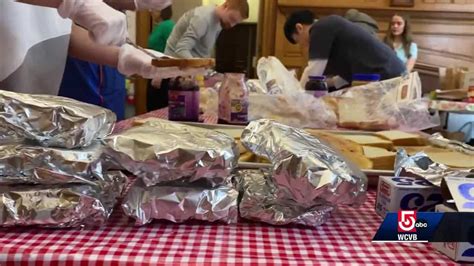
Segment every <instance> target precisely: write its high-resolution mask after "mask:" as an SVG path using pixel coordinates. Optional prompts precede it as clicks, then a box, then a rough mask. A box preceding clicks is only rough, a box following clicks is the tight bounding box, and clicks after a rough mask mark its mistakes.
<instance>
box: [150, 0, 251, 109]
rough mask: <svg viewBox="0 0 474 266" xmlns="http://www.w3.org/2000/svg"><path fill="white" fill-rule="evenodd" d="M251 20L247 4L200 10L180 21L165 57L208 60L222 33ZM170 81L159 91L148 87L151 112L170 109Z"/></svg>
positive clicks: (236, 0) (231, 0)
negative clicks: (245, 20) (223, 30)
mask: <svg viewBox="0 0 474 266" xmlns="http://www.w3.org/2000/svg"><path fill="white" fill-rule="evenodd" d="M248 17H249V5H248V3H247V0H226V1H225V2H224V3H223V4H221V5H219V6H214V5H209V6H200V7H196V8H194V9H191V10H189V11H188V12H186V13H185V14H184V15H183V16H181V18H180V19H179V20H178V22H177V23H176V25H175V26H174V28H173V31H172V32H171V35H170V37H169V38H168V41H167V42H166V48H165V54H166V55H169V56H172V57H177V58H208V57H211V54H212V49H213V48H214V45H215V43H216V41H217V37H218V36H219V33H220V32H221V30H222V29H230V28H232V27H234V26H235V25H237V24H238V23H240V22H242V20H244V19H246V18H248ZM168 90H169V79H164V80H162V81H161V84H160V86H159V88H158V87H154V86H152V85H151V82H149V83H148V89H147V109H148V111H152V110H156V109H160V108H163V107H166V106H168Z"/></svg>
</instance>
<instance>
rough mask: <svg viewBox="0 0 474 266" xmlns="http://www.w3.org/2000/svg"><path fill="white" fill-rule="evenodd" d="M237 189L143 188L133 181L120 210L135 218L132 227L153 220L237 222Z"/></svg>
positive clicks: (222, 187)
mask: <svg viewBox="0 0 474 266" xmlns="http://www.w3.org/2000/svg"><path fill="white" fill-rule="evenodd" d="M238 195H239V193H238V192H237V190H235V189H233V188H231V187H227V186H221V187H216V188H205V187H196V186H192V185H189V186H180V187H174V186H153V187H147V186H146V185H145V184H144V183H143V180H141V179H137V180H136V181H135V183H134V184H133V185H132V187H131V188H130V189H129V191H128V193H127V195H126V197H125V199H124V202H123V203H122V208H123V210H124V212H125V214H126V215H128V216H130V217H132V218H134V219H135V225H145V224H147V223H150V222H151V221H152V220H153V219H157V220H168V221H172V222H175V223H181V222H184V221H188V220H200V221H208V222H217V221H219V222H224V223H227V224H231V223H237V219H238V207H237V198H238Z"/></svg>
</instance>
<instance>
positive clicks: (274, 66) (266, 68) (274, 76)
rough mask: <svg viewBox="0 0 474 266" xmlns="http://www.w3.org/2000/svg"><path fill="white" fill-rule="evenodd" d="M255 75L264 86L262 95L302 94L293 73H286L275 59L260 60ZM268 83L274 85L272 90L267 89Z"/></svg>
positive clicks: (270, 57)
mask: <svg viewBox="0 0 474 266" xmlns="http://www.w3.org/2000/svg"><path fill="white" fill-rule="evenodd" d="M257 75H258V79H259V80H260V82H261V83H262V84H263V85H264V87H263V90H264V93H269V94H291V93H294V92H298V91H300V92H303V88H302V87H301V85H300V82H299V81H298V79H297V78H296V76H295V75H294V73H292V72H290V71H288V70H287V69H286V67H285V66H284V65H283V64H282V63H281V62H280V60H278V59H277V58H276V57H273V56H269V57H262V58H260V60H258V64H257ZM269 83H273V84H274V85H275V86H274V89H273V90H272V89H270V90H269V88H268V87H267V84H269Z"/></svg>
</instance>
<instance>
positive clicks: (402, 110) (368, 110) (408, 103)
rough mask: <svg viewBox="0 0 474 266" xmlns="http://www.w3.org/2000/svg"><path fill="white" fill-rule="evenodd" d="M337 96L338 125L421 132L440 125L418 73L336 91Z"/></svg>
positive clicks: (354, 127)
mask: <svg viewBox="0 0 474 266" xmlns="http://www.w3.org/2000/svg"><path fill="white" fill-rule="evenodd" d="M331 96H333V97H334V96H335V98H336V99H337V114H338V126H339V127H343V128H351V129H363V130H389V129H398V130H403V131H419V130H424V129H427V128H432V127H435V126H438V125H439V123H440V119H439V116H438V114H434V115H431V114H430V112H429V109H428V107H429V101H428V100H427V99H422V98H421V82H420V80H419V76H418V74H417V73H412V74H410V75H409V76H406V77H400V78H395V79H390V80H386V81H381V82H375V83H369V84H367V85H364V86H358V87H352V88H349V89H346V90H343V91H340V92H335V93H332V94H331Z"/></svg>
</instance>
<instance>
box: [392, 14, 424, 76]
mask: <svg viewBox="0 0 474 266" xmlns="http://www.w3.org/2000/svg"><path fill="white" fill-rule="evenodd" d="M387 32H388V33H387V35H386V36H385V39H384V42H385V43H386V44H387V45H388V46H389V47H390V48H392V49H393V50H394V51H395V52H396V53H397V56H398V58H400V60H402V62H403V63H404V64H405V66H406V68H407V70H408V72H411V71H412V70H413V68H414V67H415V63H416V59H417V58H418V46H417V45H416V43H415V42H414V41H413V37H412V35H411V25H410V19H409V18H408V16H402V15H398V14H395V15H393V17H392V19H391V20H390V24H389V26H388V30H387Z"/></svg>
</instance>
